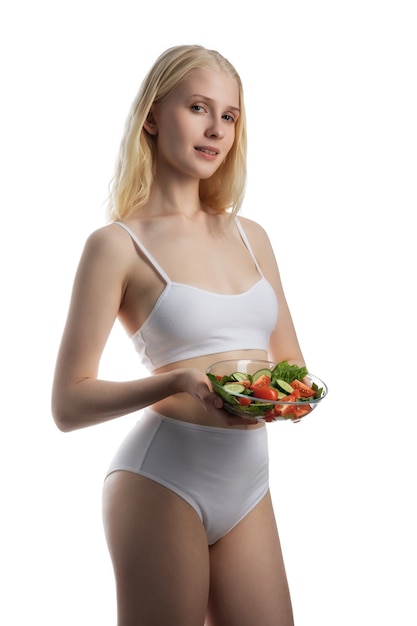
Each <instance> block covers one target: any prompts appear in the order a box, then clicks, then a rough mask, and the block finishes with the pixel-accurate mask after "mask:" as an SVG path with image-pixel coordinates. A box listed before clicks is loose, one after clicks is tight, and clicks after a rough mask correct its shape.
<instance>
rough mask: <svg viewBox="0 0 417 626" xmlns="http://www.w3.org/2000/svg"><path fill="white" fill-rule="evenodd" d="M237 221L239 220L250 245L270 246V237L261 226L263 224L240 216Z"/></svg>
mask: <svg viewBox="0 0 417 626" xmlns="http://www.w3.org/2000/svg"><path fill="white" fill-rule="evenodd" d="M237 219H238V220H239V222H240V224H241V226H242V228H243V230H244V231H245V234H246V236H247V238H248V239H249V241H250V244H251V245H252V246H253V247H257V246H265V245H267V246H270V242H269V237H268V235H267V233H266V230H265V229H264V228H263V226H261V224H259V223H258V222H255V221H254V220H251V219H249V218H247V217H241V216H239V215H238V216H237Z"/></svg>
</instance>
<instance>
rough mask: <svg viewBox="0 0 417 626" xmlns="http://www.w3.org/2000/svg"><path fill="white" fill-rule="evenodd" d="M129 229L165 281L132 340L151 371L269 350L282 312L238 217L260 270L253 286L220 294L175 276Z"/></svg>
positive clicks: (239, 226)
mask: <svg viewBox="0 0 417 626" xmlns="http://www.w3.org/2000/svg"><path fill="white" fill-rule="evenodd" d="M114 223H115V224H118V225H119V226H121V227H122V228H124V229H125V230H126V231H127V232H128V233H129V235H130V236H131V238H132V239H133V241H134V242H135V244H136V246H137V247H138V248H139V250H140V251H141V252H142V254H143V255H144V256H145V257H146V258H147V259H148V261H149V262H150V263H151V265H152V266H153V267H154V269H155V271H156V272H157V273H158V274H159V275H160V276H161V278H162V279H163V280H164V281H165V283H166V286H165V289H164V290H163V292H162V293H161V295H160V296H159V298H158V300H157V302H156V303H155V306H154V308H153V310H152V312H151V313H150V315H149V316H148V318H147V319H146V320H145V322H144V323H143V324H142V326H141V327H140V328H139V329H138V330H137V331H136V332H135V333H134V334H133V335H132V337H131V339H132V341H133V345H134V347H135V349H136V351H137V352H138V353H139V355H140V357H141V361H142V363H143V365H144V366H145V367H147V369H148V370H149V371H153V370H155V369H157V368H159V367H162V366H164V365H168V364H169V363H174V362H176V361H182V360H184V359H191V358H194V357H200V356H204V355H208V354H215V353H219V352H228V351H232V350H267V349H268V345H269V338H270V336H271V333H272V331H273V330H274V328H275V324H276V321H277V317H278V302H277V298H276V295H275V291H274V290H273V288H272V286H271V284H270V283H269V282H268V281H267V280H266V278H265V277H264V276H263V274H262V272H261V270H260V268H259V265H258V263H257V261H256V259H255V256H254V254H253V251H252V249H251V247H250V244H249V241H248V239H247V237H246V235H245V233H244V231H243V228H242V226H241V224H240V222H239V221H238V220H236V225H237V228H238V230H239V233H240V236H241V237H242V240H243V243H244V245H246V247H247V248H248V250H249V252H250V254H251V255H252V257H253V259H254V262H255V265H256V267H257V269H258V271H259V273H260V276H261V278H260V280H258V281H257V282H256V283H255V284H254V285H253V286H252V287H251V288H250V289H248V291H245V292H243V293H239V294H230V295H225V294H219V293H214V292H211V291H206V290H204V289H200V288H199V287H193V286H192V285H186V284H183V283H176V282H173V281H171V280H170V278H169V277H168V276H167V274H166V273H165V272H164V270H163V269H162V268H161V267H160V265H159V264H158V263H157V261H156V260H155V259H154V258H153V256H152V255H151V254H150V253H149V252H148V250H146V248H145V247H144V246H143V244H142V243H141V242H140V241H139V239H138V238H137V237H136V235H135V234H134V233H133V232H132V231H131V230H130V228H129V227H128V226H126V225H125V224H123V223H122V222H114Z"/></svg>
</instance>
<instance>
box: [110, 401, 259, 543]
mask: <svg viewBox="0 0 417 626" xmlns="http://www.w3.org/2000/svg"><path fill="white" fill-rule="evenodd" d="M268 467H269V460H268V441H267V432H266V427H265V426H264V427H262V428H256V429H243V430H241V429H234V428H217V427H210V426H200V425H198V424H191V423H189V422H182V421H180V420H175V419H172V418H169V417H165V416H164V415H161V414H160V413H157V412H155V411H154V410H152V409H146V411H145V412H144V414H143V415H142V416H141V417H140V419H139V420H138V422H137V423H136V424H135V426H134V427H133V429H132V430H131V431H130V433H129V434H128V435H127V437H126V438H125V439H124V440H123V442H122V444H121V446H120V447H119V449H118V451H117V452H116V454H115V456H114V458H113V460H112V462H111V464H110V466H109V469H108V472H107V475H108V474H110V473H111V472H115V471H117V470H127V471H129V472H134V473H136V474H139V475H140V476H146V477H147V478H150V479H152V480H154V481H156V482H157V483H159V484H161V485H164V486H165V487H167V488H168V489H170V490H171V491H173V492H175V493H176V494H177V495H178V496H180V497H181V498H183V499H184V500H185V501H186V502H188V503H189V504H190V505H191V506H192V507H193V508H194V509H195V511H196V512H197V514H198V515H199V516H200V519H201V521H202V522H203V524H204V527H205V529H206V533H207V541H208V544H209V545H211V544H213V543H215V542H216V541H218V540H219V539H220V538H221V537H223V536H224V535H225V534H226V533H228V532H229V531H230V530H231V529H232V528H233V527H234V526H236V524H238V523H239V522H240V521H241V520H242V519H243V518H244V517H245V516H246V515H247V514H248V513H249V511H251V510H252V509H253V508H254V507H255V506H256V505H257V504H258V503H259V502H260V500H261V499H262V498H263V497H264V496H265V494H266V493H267V491H268V488H269V474H268Z"/></svg>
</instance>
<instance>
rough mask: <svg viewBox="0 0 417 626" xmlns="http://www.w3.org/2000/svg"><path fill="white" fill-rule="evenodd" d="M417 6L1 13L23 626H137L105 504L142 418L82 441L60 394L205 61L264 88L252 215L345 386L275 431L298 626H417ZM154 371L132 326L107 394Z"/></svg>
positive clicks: (7, 455)
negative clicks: (125, 607)
mask: <svg viewBox="0 0 417 626" xmlns="http://www.w3.org/2000/svg"><path fill="white" fill-rule="evenodd" d="M412 5H413V3H412V2H411V0H410V1H409V2H406V1H405V0H396V1H395V2H394V1H391V2H389V1H379V2H376V1H374V2H372V1H371V0H360V1H359V0H351V1H350V2H343V1H342V2H335V1H331V0H327V1H326V0H317V1H316V2H309V1H308V0H293V1H292V2H281V1H280V0H279V1H278V2H276V3H270V2H268V1H266V0H258V1H257V2H251V3H248V6H247V7H246V8H245V7H244V6H243V4H242V3H225V2H219V1H218V0H212V1H211V2H206V3H201V2H200V3H189V2H185V1H184V0H179V1H178V2H165V3H158V2H154V3H152V2H150V3H143V2H133V1H128V0H118V1H117V2H115V1H113V2H111V1H107V0H103V1H102V2H98V1H91V0H83V1H82V2H81V1H80V0H73V1H72V2H67V3H66V2H52V1H50V2H48V1H47V0H39V1H38V2H29V1H28V0H26V1H22V2H19V1H16V2H14V3H13V4H12V3H9V5H8V6H7V7H6V6H4V7H3V8H2V9H1V15H0V46H1V50H0V52H1V59H2V60H1V84H2V96H1V117H0V125H1V126H0V133H1V134H0V150H1V155H0V156H1V170H0V171H1V178H2V183H1V213H2V217H1V226H0V237H1V241H0V244H1V248H0V250H1V266H0V271H1V293H2V304H1V316H2V323H1V327H0V332H1V334H2V336H1V362H2V385H1V388H2V398H3V402H2V409H1V417H2V428H1V435H0V462H1V467H0V480H1V485H0V488H1V491H0V501H1V507H2V514H1V522H0V523H1V534H0V541H1V545H0V568H1V576H2V580H3V582H2V590H1V591H2V593H1V596H0V598H1V599H0V603H1V605H0V623H4V624H6V623H7V626H27V625H28V624H42V626H75V625H77V626H114V624H115V598H114V584H113V574H112V570H111V564H110V560H109V558H108V555H107V548H106V546H105V541H104V536H103V532H102V525H101V510H100V506H101V502H100V499H101V484H102V479H103V474H104V472H105V469H106V467H107V463H108V462H109V460H110V458H111V456H112V454H113V452H114V450H115V449H116V447H117V445H118V442H119V441H120V440H121V438H122V437H123V436H124V434H125V433H126V432H127V431H128V429H129V428H130V426H131V425H132V424H133V423H134V421H135V420H136V417H137V416H136V415H133V416H130V417H126V418H123V419H121V420H118V421H115V422H112V423H111V424H106V425H103V426H98V427H96V428H93V429H87V430H83V431H80V432H76V433H71V434H63V433H60V432H59V431H58V430H57V429H56V427H55V425H54V423H53V421H52V418H51V415H50V407H49V401H50V400H49V398H50V385H51V379H52V375H53V368H54V362H55V356H56V352H57V348H58V343H59V340H60V336H61V332H62V328H63V324H64V320H65V316H66V310H67V305H68V300H69V296H70V290H71V285H72V279H73V275H74V272H75V269H76V265H77V263H78V259H79V255H80V253H81V250H82V247H83V244H84V241H85V238H86V237H87V236H88V234H89V233H90V232H91V231H92V230H94V229H95V228H97V227H99V226H101V225H102V224H103V223H104V209H103V202H104V201H105V198H106V194H107V185H108V182H109V179H110V178H111V175H112V173H113V164H114V161H115V158H116V153H117V150H118V145H119V140H120V138H121V134H122V131H123V125H124V121H125V117H126V115H127V112H128V109H129V107H130V104H131V101H132V100H133V97H134V95H135V94H136V91H137V88H138V86H139V83H140V82H141V80H142V78H143V76H144V74H145V72H146V71H147V70H148V68H149V67H150V65H151V64H152V63H153V61H154V60H155V58H156V57H157V56H158V55H159V54H160V52H162V51H163V50H164V49H166V48H167V47H169V46H171V45H176V44H181V43H199V44H202V45H205V46H208V47H212V48H216V49H218V50H219V51H220V52H222V53H223V54H224V55H225V56H227V57H228V58H229V59H230V60H231V61H232V62H233V63H234V64H235V65H236V67H237V69H238V71H239V72H240V74H241V76H242V79H243V81H244V85H245V92H246V100H247V109H248V121H249V154H250V159H249V183H248V192H247V198H246V202H245V206H244V209H243V214H244V215H246V216H248V217H251V218H253V219H256V220H258V221H259V222H261V223H262V225H264V226H265V227H266V229H267V230H268V232H269V233H270V237H271V240H272V242H273V245H274V248H275V251H276V255H277V258H278V262H279V265H280V268H281V273H282V278H283V281H284V284H285V287H286V292H287V297H288V300H289V303H290V306H291V309H292V311H293V317H294V320H295V323H296V326H297V329H298V334H299V338H300V341H301V344H302V347H303V350H304V353H305V356H306V359H307V363H308V365H309V368H310V370H311V371H312V372H314V373H316V374H317V375H319V376H321V377H322V378H323V379H324V380H325V381H326V382H327V383H328V385H329V389H330V392H329V396H328V398H327V399H326V401H325V402H324V403H323V405H322V406H321V407H320V408H319V409H317V411H316V412H315V413H314V414H313V415H311V416H310V417H309V418H307V419H306V420H305V421H304V422H302V423H300V424H297V425H293V424H281V423H275V424H271V425H269V426H268V429H269V433H270V451H271V472H272V491H273V497H274V503H275V509H276V514H277V519H278V524H279V527H280V532H281V539H282V543H283V549H284V555H285V558H286V564H287V570H288V576H289V580H290V585H291V590H292V597H293V603H294V613H295V619H296V625H297V626H319V625H320V626H352V625H355V626H370V625H374V624H375V625H378V626H388V625H389V626H393V625H395V626H397V625H401V626H416V624H417V608H416V603H415V589H416V562H417V550H416V539H415V528H416V526H417V518H416V513H415V493H416V486H415V485H416V469H417V468H416V460H415V447H416V445H415V442H416V436H415V421H416V418H417V409H416V406H417V405H416V402H415V399H414V396H415V380H416V375H415V367H414V366H415V348H416V342H415V339H416V337H415V320H416V314H417V310H416V305H415V285H416V282H415V269H416V258H415V234H414V232H415V227H414V217H415V209H416V200H417V194H416V160H417V159H416V145H417V127H416V114H415V112H416V111H417V94H416V52H417V50H416V37H415V33H416V26H417V24H416V20H415V18H414V16H413V14H412ZM272 7H275V10H274V14H273V15H272V13H271V8H272ZM144 373H145V372H143V371H141V369H140V368H139V367H138V361H137V357H136V355H135V354H134V353H133V349H132V347H131V346H130V342H129V340H128V338H127V337H126V336H125V335H124V333H123V332H122V331H121V330H120V328H119V327H118V326H117V325H116V326H115V329H114V333H113V335H112V337H111V340H110V343H109V347H108V350H106V354H105V356H104V359H103V364H102V375H103V376H106V377H109V378H110V377H111V378H114V379H118V378H119V379H125V378H135V377H138V376H140V375H142V374H144ZM259 532H262V529H261V528H260V529H259ZM236 584H239V581H236ZM254 584H259V585H262V581H255V582H254ZM184 592H185V593H186V590H184ZM254 626H261V625H254Z"/></svg>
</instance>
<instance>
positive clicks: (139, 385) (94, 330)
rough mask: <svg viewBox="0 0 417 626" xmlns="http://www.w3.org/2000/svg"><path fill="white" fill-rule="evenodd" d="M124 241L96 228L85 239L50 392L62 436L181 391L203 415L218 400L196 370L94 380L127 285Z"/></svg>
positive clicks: (213, 408)
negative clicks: (201, 407) (195, 401)
mask: <svg viewBox="0 0 417 626" xmlns="http://www.w3.org/2000/svg"><path fill="white" fill-rule="evenodd" d="M125 242H126V239H125V238H124V237H123V235H122V234H119V233H117V232H114V230H113V232H112V233H111V232H110V231H109V229H108V228H103V229H100V230H98V231H96V232H95V233H93V235H91V236H90V238H89V239H88V240H87V242H86V245H85V248H84V251H83V254H82V257H81V260H80V263H79V267H78V270H77V273H76V276H75V280H74V286H73V292H72V296H71V303H70V308H69V312H68V318H67V321H66V325H65V329H64V333H63V337H62V341H61V346H60V349H59V353H58V358H57V363H56V369H55V376H54V381H53V387H52V415H53V417H54V420H55V422H56V424H57V426H58V427H59V428H60V429H61V430H63V431H70V430H74V429H78V428H83V427H85V426H91V425H93V424H98V423H100V422H104V421H107V420H110V419H113V418H115V417H120V416H122V415H125V414H127V413H131V412H134V411H137V410H139V409H141V408H143V407H145V406H148V405H149V404H152V403H154V402H157V401H158V400H161V399H163V398H165V397H167V396H169V395H172V394H174V393H178V392H181V391H186V392H188V393H191V394H192V395H193V396H194V397H195V398H197V399H199V400H200V401H201V402H202V403H203V405H204V407H205V409H206V410H207V411H208V412H212V411H213V412H215V411H216V403H218V400H217V399H216V397H215V396H214V394H212V393H210V391H209V388H208V385H207V378H206V376H205V375H204V374H203V373H201V372H199V371H198V370H194V369H178V370H175V371H173V372H167V373H165V374H159V375H157V376H148V377H145V378H142V379H139V380H132V381H127V382H112V381H105V380H99V379H98V378H97V375H98V369H99V363H100V359H101V355H102V353H103V350H104V347H105V345H106V342H107V339H108V337H109V334H110V331H111V329H112V327H113V324H114V322H115V319H116V317H117V314H118V311H119V308H120V304H121V302H122V300H123V294H124V289H125V286H126V283H127V280H128V275H129V270H130V261H129V259H130V257H129V253H128V251H127V250H126V245H125ZM217 406H218V404H217Z"/></svg>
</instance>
